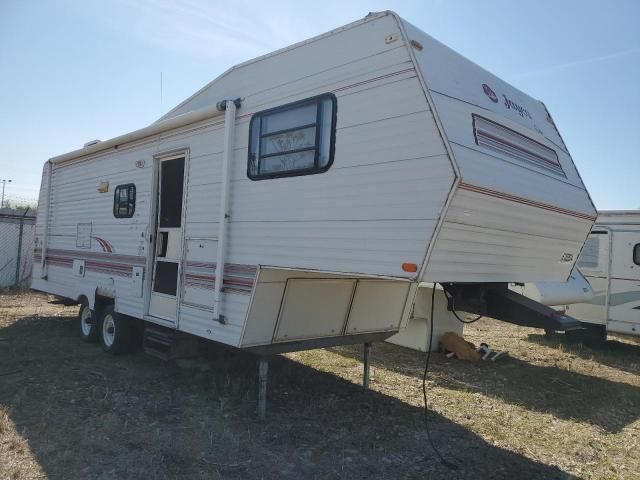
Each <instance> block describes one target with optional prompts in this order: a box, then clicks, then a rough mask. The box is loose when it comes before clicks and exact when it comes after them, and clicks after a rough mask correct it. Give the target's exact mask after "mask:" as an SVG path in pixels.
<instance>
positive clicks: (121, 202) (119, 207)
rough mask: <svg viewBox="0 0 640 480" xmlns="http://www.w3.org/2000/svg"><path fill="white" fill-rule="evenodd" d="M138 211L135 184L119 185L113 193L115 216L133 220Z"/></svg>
mask: <svg viewBox="0 0 640 480" xmlns="http://www.w3.org/2000/svg"><path fill="white" fill-rule="evenodd" d="M135 210H136V186H135V185H134V184H133V183H128V184H126V185H118V186H117V187H116V189H115V191H114V192H113V216H114V217H116V218H131V217H133V213H134V212H135Z"/></svg>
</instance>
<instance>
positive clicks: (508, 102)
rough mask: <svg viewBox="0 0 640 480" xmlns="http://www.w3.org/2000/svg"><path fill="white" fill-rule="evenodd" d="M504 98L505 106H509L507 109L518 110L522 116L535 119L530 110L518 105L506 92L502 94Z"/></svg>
mask: <svg viewBox="0 0 640 480" xmlns="http://www.w3.org/2000/svg"><path fill="white" fill-rule="evenodd" d="M502 98H504V106H505V107H507V110H515V111H516V112H518V114H520V116H521V117H527V118H530V119H531V120H533V117H532V116H531V114H530V113H529V110H527V109H526V108H524V107H522V106H520V105H518V104H517V103H516V102H514V101H512V100H509V99H508V98H507V96H506V95H505V94H504V93H503V94H502Z"/></svg>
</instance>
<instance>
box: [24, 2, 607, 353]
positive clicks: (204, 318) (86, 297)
mask: <svg viewBox="0 0 640 480" xmlns="http://www.w3.org/2000/svg"><path fill="white" fill-rule="evenodd" d="M595 217H596V212H595V209H594V207H593V204H592V202H591V200H590V198H589V194H588V193H587V191H586V189H585V187H584V185H583V183H582V180H581V179H580V176H579V174H578V171H577V170H576V167H575V165H574V163H573V161H572V159H571V156H570V154H569V152H568V151H567V148H566V146H565V144H564V143H563V141H562V138H561V137H560V134H559V133H558V131H557V129H556V126H555V124H554V122H553V119H552V117H551V115H550V114H549V112H548V111H547V109H546V107H545V105H544V104H543V103H542V102H540V101H538V100H534V99H533V98H531V97H529V96H527V95H526V94H524V93H522V92H521V91H519V90H517V89H516V88H514V87H512V86H510V85H509V84H507V83H506V82H504V81H503V80H501V79H499V78H498V77H496V76H494V75H492V74H491V73H489V72H487V71H485V70H483V69H482V68H480V67H478V66H477V65H475V64H473V63H472V62H470V61H469V60H467V59H465V58H463V57H462V56H460V55H459V54H457V53H455V52H454V51H452V50H451V49H449V48H447V47H445V46H444V45H442V44H440V43H439V42H437V41H436V40H434V39H433V38H431V37H429V36H428V35H426V34H425V33H423V32H422V31H420V30H419V29H417V28H416V27H414V26H413V25H411V24H409V23H408V22H406V21H405V20H403V19H401V18H400V17H398V16H397V15H396V14H394V13H392V12H383V13H375V14H370V15H367V17H365V18H364V19H362V20H359V21H357V22H354V23H351V24H349V25H346V26H344V27H341V28H338V29H336V30H333V31H331V32H328V33H326V34H323V35H320V36H318V37H315V38H311V39H309V40H306V41H304V42H301V43H298V44H295V45H292V46H290V47H287V48H284V49H282V50H279V51H276V52H273V53H271V54H268V55H265V56H263V57H260V58H257V59H255V60H251V61H248V62H246V63H243V64H240V65H237V66H235V67H233V68H231V69H230V70H228V71H227V72H225V73H224V74H222V75H221V76H220V77H218V78H217V79H216V80H214V81H212V82H211V83H210V84H208V85H206V86H205V87H204V88H202V89H201V90H200V91H198V92H196V93H195V94H194V95H192V96H191V97H189V98H188V99H186V100H185V101H184V102H182V103H181V104H180V105H178V106H177V107H175V108H174V109H173V110H171V111H170V112H169V113H167V114H166V115H165V116H163V117H162V118H161V119H159V120H158V121H157V122H155V123H153V124H152V125H150V126H148V127H146V128H143V129H141V130H136V131H134V132H131V133H127V134H125V135H122V136H120V137H117V138H113V139H110V140H106V141H102V142H100V141H95V142H89V144H87V145H86V146H85V147H84V148H81V149H79V150H76V151H73V152H70V153H67V154H64V155H60V156H57V157H54V158H51V159H50V160H49V161H48V162H46V164H45V166H44V170H43V177H42V188H41V193H40V203H39V209H38V218H37V247H36V265H35V267H34V274H33V277H34V280H33V288H34V289H37V290H41V291H45V292H49V293H52V294H55V295H58V296H61V297H64V298H67V299H69V300H70V301H73V302H78V303H81V305H82V307H81V313H80V317H81V320H82V321H81V334H82V336H83V337H84V338H86V339H88V340H92V339H98V338H101V339H102V343H103V346H104V348H105V349H106V350H107V351H116V350H118V349H120V348H123V346H124V345H125V344H126V340H127V338H128V333H127V330H128V328H129V326H128V325H129V324H130V323H131V319H139V320H143V321H144V324H145V325H147V326H150V325H151V326H157V327H153V328H156V333H157V331H158V329H159V330H162V329H161V328H160V327H166V328H167V329H168V330H166V331H176V330H177V331H182V332H187V333H190V334H193V335H197V336H199V337H204V338H206V339H210V340H215V341H217V342H221V343H224V344H228V345H232V346H235V347H239V348H243V349H251V350H253V351H256V352H260V353H269V352H281V351H286V350H294V349H303V348H312V347H318V346H327V345H336V344H343V343H364V342H371V341H374V340H383V339H385V338H387V337H389V336H391V335H393V334H395V333H396V332H398V330H400V329H401V328H402V327H403V326H404V325H405V324H406V323H407V321H408V318H409V316H410V313H411V311H412V305H413V301H414V296H415V293H416V290H417V286H418V284H419V283H420V282H432V283H433V282H439V283H443V284H445V285H447V289H448V290H449V294H450V296H451V298H452V299H453V298H455V299H456V301H458V302H459V305H460V308H461V309H463V310H465V309H466V310H472V309H473V308H470V307H474V306H475V307H477V308H476V309H477V310H482V309H483V308H485V307H486V306H487V305H489V306H490V307H491V308H493V309H495V308H496V307H497V306H499V305H501V303H500V302H501V301H502V300H501V299H505V298H506V301H507V302H511V301H512V300H513V299H509V298H508V295H505V294H504V291H506V285H507V282H534V281H564V280H566V278H567V277H568V275H569V274H570V272H571V270H572V268H573V266H574V263H575V260H576V258H577V256H578V253H579V252H580V250H581V248H582V246H583V244H584V241H585V239H586V237H587V235H588V234H589V231H590V230H591V226H592V225H593V222H594V220H595ZM465 299H466V300H465ZM465 302H466V303H465ZM483 302H485V303H486V305H485V303H483ZM483 305H484V306H483ZM465 307H466V308H465ZM491 308H490V309H491ZM492 311H493V310H492ZM503 314H504V315H508V313H505V312H503ZM497 315H498V316H499V315H500V313H499V312H498V313H497ZM153 328H151V329H150V331H153ZM163 331H164V330H163Z"/></svg>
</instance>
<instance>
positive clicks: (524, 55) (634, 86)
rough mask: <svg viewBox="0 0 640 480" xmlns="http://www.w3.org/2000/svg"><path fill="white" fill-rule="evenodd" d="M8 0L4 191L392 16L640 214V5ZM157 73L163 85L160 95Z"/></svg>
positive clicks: (16, 192)
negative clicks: (498, 95) (508, 100)
mask: <svg viewBox="0 0 640 480" xmlns="http://www.w3.org/2000/svg"><path fill="white" fill-rule="evenodd" d="M217 3H218V2H215V1H201V2H200V1H195V0H194V1H182V2H179V1H176V2H173V1H168V0H167V1H163V0H137V1H125V0H121V1H106V0H105V1H101V2H97V1H90V0H88V1H82V2H81V1H70V0H56V1H44V0H43V1H17V0H0V18H1V19H2V20H3V22H2V28H0V72H2V75H0V146H1V147H2V154H3V155H2V157H0V179H2V178H10V179H12V180H13V182H12V183H11V184H10V185H9V186H7V193H8V195H9V196H10V197H14V198H25V199H32V198H36V197H37V191H38V188H39V184H40V174H41V169H42V164H43V162H45V161H46V160H47V159H48V158H50V157H52V156H55V155H58V154H61V153H64V152H67V151H70V150H74V149H76V148H79V147H81V146H82V144H83V143H85V142H87V141H89V140H92V139H94V138H101V139H107V138H110V137H113V136H116V135H119V134H122V133H126V132H128V131H131V130H134V129H137V128H140V127H143V126H146V125H148V124H149V123H151V122H153V121H154V120H156V119H157V118H158V117H160V116H161V114H162V113H164V112H166V111H167V110H169V109H170V108H171V107H172V106H174V105H176V104H178V103H179V102H180V101H182V100H183V99H184V98H186V97H188V96H189V95H191V94H192V93H194V92H195V91H196V90H198V89H199V88H200V87H202V86H203V85H204V84H206V83H208V82H209V81H210V80H212V79H213V78H215V77H216V76H217V75H219V74H220V73H222V72H223V71H224V70H226V69H227V68H228V67H230V66H232V65H234V64H237V63H240V62H242V61H245V60H248V59H250V58H253V57H256V56H258V55H262V54H264V53H267V52H270V51H272V50H275V49H277V48H281V47H284V46H286V45H289V44H291V43H293V42H297V41H300V40H303V39H305V38H308V37H310V36H313V35H316V34H319V33H322V32H325V31H327V30H330V29H332V28H335V27H338V26H340V25H343V24H345V23H348V22H351V21H353V20H356V19H358V18H361V17H363V16H365V15H366V14H367V13H368V12H369V11H379V10H385V9H392V10H395V11H397V12H398V13H399V14H400V15H401V16H403V17H405V18H406V19H407V20H409V21H410V22H411V23H413V24H414V25H416V26H418V27H419V28H421V29H422V30H424V31H426V32H427V33H429V34H430V35H432V36H434V37H435V38H436V39H438V40H440V41H441V42H443V43H445V44H446V45H448V46H450V47H452V48H453V49H455V50H457V51H458V52H460V53H462V54H463V55H465V56H466V57H468V58H470V59H471V60H473V61H474V62H476V63H478V64H480V65H481V66H483V67H485V68H486V69H488V70H489V71H491V72H493V73H495V74H496V75H498V76H499V77H502V78H503V79H505V80H506V81H507V82H509V83H511V84H513V85H514V86H516V87H518V88H520V89H521V90H523V91H525V92H526V93H528V94H530V95H532V96H533V97H535V98H538V99H540V100H543V101H544V102H545V104H546V105H547V107H548V108H549V110H550V111H551V113H552V115H553V117H554V120H555V122H556V124H557V125H558V127H559V129H560V132H561V134H562V135H563V137H564V140H565V142H566V144H567V145H568V147H569V150H570V151H571V154H572V156H573V158H574V161H575V162H576V164H577V166H578V169H579V170H580V173H581V174H582V177H583V179H584V180H585V183H586V184H587V187H588V189H589V191H590V193H591V195H592V197H593V199H594V201H595V203H596V206H597V207H598V208H599V209H612V208H614V209H622V208H639V207H640V188H639V186H638V183H639V177H640V154H639V153H638V150H639V148H640V2H638V1H634V0H628V1H622V0H620V1H609V2H603V1H601V0H599V1H595V0H583V1H561V2H559V1H550V0H549V1H547V0H543V1H541V0H537V1H535V2H514V1H491V0H486V1H477V0H466V1H462V0H460V1H455V0H447V1H428V0H427V1H418V2H396V1H387V2H379V1H369V2H358V1H349V2H346V1H332V0H322V1H318V2H302V1H300V0H298V1H295V2H293V1H292V2H278V1H260V2H256V3H255V5H254V4H252V3H251V2H243V1H225V2H219V5H217ZM160 72H162V76H163V79H164V81H163V89H162V95H161V92H160Z"/></svg>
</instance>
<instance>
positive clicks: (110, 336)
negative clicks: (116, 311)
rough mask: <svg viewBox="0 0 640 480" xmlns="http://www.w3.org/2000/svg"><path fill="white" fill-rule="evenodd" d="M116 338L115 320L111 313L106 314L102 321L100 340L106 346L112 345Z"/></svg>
mask: <svg viewBox="0 0 640 480" xmlns="http://www.w3.org/2000/svg"><path fill="white" fill-rule="evenodd" d="M115 338H116V322H115V321H114V319H113V316H112V315H110V314H109V315H107V316H105V317H104V320H103V321H102V340H103V341H104V344H105V345H106V346H107V347H110V346H111V345H113V342H114V340H115Z"/></svg>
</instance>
